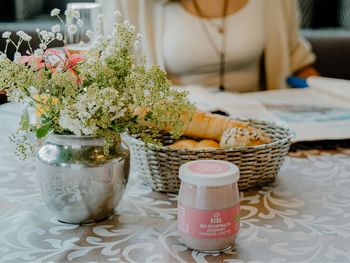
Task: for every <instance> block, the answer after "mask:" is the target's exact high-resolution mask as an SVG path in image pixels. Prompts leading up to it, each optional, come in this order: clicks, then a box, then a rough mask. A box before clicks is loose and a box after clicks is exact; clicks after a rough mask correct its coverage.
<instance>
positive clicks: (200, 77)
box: [162, 0, 265, 92]
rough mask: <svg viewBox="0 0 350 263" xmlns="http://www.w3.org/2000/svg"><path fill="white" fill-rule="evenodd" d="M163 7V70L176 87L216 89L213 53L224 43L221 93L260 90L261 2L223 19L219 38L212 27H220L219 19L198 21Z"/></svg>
mask: <svg viewBox="0 0 350 263" xmlns="http://www.w3.org/2000/svg"><path fill="white" fill-rule="evenodd" d="M164 8H165V12H164V29H163V32H164V36H163V43H162V44H163V56H164V65H165V69H166V71H167V72H168V74H169V76H170V78H171V79H173V80H174V81H173V82H175V84H180V85H187V84H199V85H203V86H212V87H218V86H219V78H220V77H219V76H220V75H219V70H220V55H219V54H218V51H220V52H221V50H222V41H223V38H224V41H225V50H224V53H225V75H224V86H225V90H229V91H235V92H246V91H257V90H259V88H260V81H259V80H260V74H259V73H260V63H261V62H260V60H261V57H262V54H263V51H264V44H265V32H264V1H261V0H249V1H248V2H247V4H246V5H245V6H244V7H243V8H242V9H240V10H238V11H237V12H236V13H234V14H232V15H229V16H227V17H226V25H225V33H224V34H220V33H219V31H218V27H217V26H216V25H218V26H219V25H221V23H222V18H216V19H206V18H200V17H198V16H195V15H192V14H191V13H189V12H188V11H186V10H185V9H184V8H183V7H182V6H181V5H180V4H179V3H176V2H171V3H168V4H166V5H165V7H164ZM209 20H211V22H210V21H209ZM203 27H205V28H206V29H204V28H203ZM206 31H207V33H208V34H207V33H206ZM208 35H209V36H210V38H211V39H212V42H213V44H215V47H216V48H215V47H213V45H212V44H211V42H210V40H209V38H208ZM215 49H216V50H215Z"/></svg>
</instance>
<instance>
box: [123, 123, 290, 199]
mask: <svg viewBox="0 0 350 263" xmlns="http://www.w3.org/2000/svg"><path fill="white" fill-rule="evenodd" d="M246 121H248V122H249V123H250V124H251V125H252V126H253V127H256V128H259V129H261V130H263V131H265V132H267V133H268V134H269V135H270V136H271V138H272V142H271V143H269V144H264V145H259V146H247V147H238V148H232V149H210V150H207V149H205V150H196V151H194V150H187V149H171V148H169V147H166V146H163V147H159V146H156V145H153V144H147V145H146V144H145V143H143V142H142V141H140V140H139V139H137V138H135V137H131V136H126V138H125V140H126V143H127V144H128V145H129V147H130V150H131V154H132V157H131V158H132V163H133V165H135V166H136V167H135V168H136V169H137V170H138V171H139V174H140V175H141V176H142V177H143V178H144V180H145V182H146V183H147V184H149V185H150V186H151V187H152V188H153V190H155V191H160V192H170V193H177V192H178V190H179V187H180V179H179V176H178V171H179V168H180V165H182V164H183V163H186V162H188V161H193V160H198V159H216V160H225V161H229V162H232V163H234V164H236V165H237V166H238V167H239V169H240V179H239V182H238V184H239V189H240V190H247V189H250V188H253V187H257V186H262V185H265V184H268V183H270V182H272V181H274V179H275V177H276V175H277V173H278V171H279V169H280V167H281V165H282V163H283V160H284V158H285V156H286V155H287V153H288V150H289V147H290V144H291V139H292V138H293V137H294V132H293V131H292V130H291V129H290V128H289V127H287V126H286V125H284V124H279V123H275V122H267V121H258V120H246ZM161 140H162V141H163V145H169V144H171V143H173V142H174V140H173V139H172V138H171V136H169V135H163V137H162V138H161Z"/></svg>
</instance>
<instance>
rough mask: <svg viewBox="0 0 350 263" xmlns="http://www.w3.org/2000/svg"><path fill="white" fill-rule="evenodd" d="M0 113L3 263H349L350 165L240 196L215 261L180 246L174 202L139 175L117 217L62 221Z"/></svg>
mask: <svg viewBox="0 0 350 263" xmlns="http://www.w3.org/2000/svg"><path fill="white" fill-rule="evenodd" d="M16 111H18V107H16V105H14V104H5V105H2V106H0V123H1V128H0V132H1V137H0V147H1V148H0V262H48V261H52V262H69V261H76V262H184V261H186V262H213V261H215V262H222V261H223V262H246V261H254V262H266V261H268V262H271V261H278V262H305V261H312V262H349V261H350V156H349V155H341V154H337V155H330V154H328V155H320V156H314V157H311V156H309V157H308V158H294V157H288V158H287V159H286V161H285V163H284V166H283V167H282V169H281V172H280V174H279V175H278V177H277V180H276V182H275V183H273V184H272V185H270V186H268V187H264V188H263V189H261V190H256V191H252V192H246V193H241V229H240V232H239V236H238V239H237V242H236V246H235V248H234V249H232V250H230V251H228V252H226V253H222V254H214V255H208V254H203V253H197V252H192V251H190V250H188V249H187V248H186V247H185V246H183V245H182V243H181V240H180V239H179V236H178V234H177V230H176V198H177V196H176V195H170V194H161V193H157V192H152V191H151V189H149V188H148V187H147V186H143V185H142V182H141V181H140V180H138V179H137V172H134V173H133V174H132V177H131V179H130V181H129V183H128V187H127V191H126V194H125V196H124V198H123V200H122V202H121V204H120V206H119V208H118V214H117V215H115V216H113V217H112V218H110V219H109V220H107V221H104V222H100V223H98V224H91V225H84V226H78V225H69V224H63V223H60V222H58V221H57V220H55V218H53V216H52V215H51V214H50V212H49V211H48V210H47V208H46V207H45V204H44V203H43V201H42V198H41V194H40V190H39V187H38V182H37V178H36V174H35V162H34V159H33V158H30V159H28V160H26V161H20V160H18V159H17V157H16V156H15V154H14V146H13V145H12V144H11V143H10V142H9V141H8V136H9V134H10V133H11V132H13V131H14V129H15V127H16V124H17V120H18V118H19V116H18V112H16Z"/></svg>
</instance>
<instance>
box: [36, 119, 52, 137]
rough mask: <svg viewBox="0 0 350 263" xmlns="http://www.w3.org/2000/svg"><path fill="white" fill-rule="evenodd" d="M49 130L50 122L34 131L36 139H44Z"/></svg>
mask: <svg viewBox="0 0 350 263" xmlns="http://www.w3.org/2000/svg"><path fill="white" fill-rule="evenodd" d="M50 129H51V122H48V123H46V124H44V125H43V126H41V127H40V128H39V129H37V130H36V137H37V138H38V139H40V138H43V137H45V136H46V135H47V134H48V132H49V131H50Z"/></svg>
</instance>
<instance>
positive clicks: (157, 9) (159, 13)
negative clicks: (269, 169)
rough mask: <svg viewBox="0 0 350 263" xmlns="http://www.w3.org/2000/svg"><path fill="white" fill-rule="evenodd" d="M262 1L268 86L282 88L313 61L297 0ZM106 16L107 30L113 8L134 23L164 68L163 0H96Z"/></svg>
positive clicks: (151, 55)
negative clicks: (300, 33)
mask: <svg viewBox="0 0 350 263" xmlns="http://www.w3.org/2000/svg"><path fill="white" fill-rule="evenodd" d="M263 1H264V3H265V12H266V15H265V27H266V43H265V51H264V68H265V81H266V88H267V89H270V90H272V89H278V88H285V87H287V85H286V81H285V79H286V77H288V76H290V75H291V74H292V73H293V72H295V71H297V70H299V69H302V68H303V67H305V66H308V65H310V64H312V63H314V61H315V55H314V54H313V53H312V52H311V48H310V45H309V43H308V42H306V40H304V39H303V38H301V37H300V35H299V18H298V7H297V1H296V0H263ZM97 2H100V3H101V4H102V7H103V12H104V13H105V15H106V17H107V18H108V19H107V21H106V29H107V31H108V30H110V29H111V26H112V24H113V19H111V18H113V17H114V16H113V12H114V11H115V10H120V11H121V12H122V14H123V18H124V19H127V20H129V21H130V22H131V24H133V25H135V26H136V28H137V30H138V31H139V32H140V33H141V34H142V35H143V41H142V47H143V50H144V51H145V52H146V54H147V56H148V59H149V63H151V64H158V65H159V66H160V67H162V68H164V61H163V50H162V41H161V40H162V32H163V10H164V8H163V5H164V4H166V2H167V1H166V0H97Z"/></svg>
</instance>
